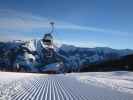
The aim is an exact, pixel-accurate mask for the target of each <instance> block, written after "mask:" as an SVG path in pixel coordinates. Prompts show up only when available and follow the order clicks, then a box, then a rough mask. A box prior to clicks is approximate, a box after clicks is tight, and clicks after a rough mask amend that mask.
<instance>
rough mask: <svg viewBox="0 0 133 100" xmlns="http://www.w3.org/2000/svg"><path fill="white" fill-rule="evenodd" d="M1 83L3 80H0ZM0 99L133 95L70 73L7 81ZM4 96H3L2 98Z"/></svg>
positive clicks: (114, 99) (123, 99)
mask: <svg viewBox="0 0 133 100" xmlns="http://www.w3.org/2000/svg"><path fill="white" fill-rule="evenodd" d="M0 83H1V82H0ZM4 86H5V87H4V88H0V91H1V92H3V91H4V90H8V94H3V95H4V96H3V95H2V93H1V95H0V100H132V98H133V95H132V94H128V93H122V92H118V91H115V90H112V89H109V88H104V87H98V86H95V85H92V84H85V83H83V82H80V81H78V80H77V79H76V78H75V77H71V76H70V75H63V74H62V75H33V76H32V75H30V76H28V77H26V78H25V77H23V78H20V79H13V80H12V81H11V82H9V83H8V82H7V83H6V85H4ZM1 97H3V98H1Z"/></svg>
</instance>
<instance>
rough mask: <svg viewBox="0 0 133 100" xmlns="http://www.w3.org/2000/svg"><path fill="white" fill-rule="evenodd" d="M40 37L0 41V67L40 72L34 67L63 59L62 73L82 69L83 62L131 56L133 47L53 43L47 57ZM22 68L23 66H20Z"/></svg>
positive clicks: (101, 61)
mask: <svg viewBox="0 0 133 100" xmlns="http://www.w3.org/2000/svg"><path fill="white" fill-rule="evenodd" d="M45 48H46V47H45V45H44V44H43V42H42V41H41V40H30V41H21V40H18V41H11V42H0V68H1V70H8V71H14V69H16V68H17V67H18V65H17V64H19V65H21V67H22V68H23V70H24V69H27V68H28V71H29V72H38V71H39V72H40V71H41V70H36V67H35V66H37V67H38V66H39V68H40V67H41V66H46V65H48V64H53V63H57V62H63V66H64V68H63V69H61V71H63V72H71V71H75V72H77V71H80V70H81V69H83V68H84V65H90V64H99V63H103V62H106V61H109V60H117V59H121V58H123V57H125V56H127V55H132V54H133V50H131V49H122V50H117V49H112V48H109V47H95V48H83V47H76V46H73V45H66V44H62V45H61V46H56V45H55V46H54V48H53V50H52V57H50V58H48V57H47V54H48V52H47V50H45ZM19 67H20V66H19ZM15 71H16V70H15Z"/></svg>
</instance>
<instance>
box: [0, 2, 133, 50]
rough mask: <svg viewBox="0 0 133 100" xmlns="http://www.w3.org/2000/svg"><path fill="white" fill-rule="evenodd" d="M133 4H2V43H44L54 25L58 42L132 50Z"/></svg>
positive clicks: (0, 33)
mask: <svg viewBox="0 0 133 100" xmlns="http://www.w3.org/2000/svg"><path fill="white" fill-rule="evenodd" d="M132 5H133V1H132V0H0V40H1V41H8V40H14V39H16V40H18V39H22V40H30V39H41V38H42V37H43V35H44V33H47V32H49V22H50V21H54V22H55V28H56V29H55V32H54V34H53V35H54V36H55V41H56V42H58V43H67V44H72V45H76V46H83V47H96V46H97V47H105V46H107V47H112V48H116V49H126V48H129V49H133V45H132V43H133V39H132V38H133V28H132V26H133V12H132V11H133V6H132Z"/></svg>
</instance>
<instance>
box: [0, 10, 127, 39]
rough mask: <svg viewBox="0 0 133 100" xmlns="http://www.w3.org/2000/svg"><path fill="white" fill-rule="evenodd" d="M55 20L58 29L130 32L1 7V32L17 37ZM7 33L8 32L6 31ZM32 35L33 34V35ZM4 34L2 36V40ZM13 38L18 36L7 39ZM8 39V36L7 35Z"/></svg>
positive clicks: (125, 34) (121, 34)
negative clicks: (63, 20)
mask: <svg viewBox="0 0 133 100" xmlns="http://www.w3.org/2000/svg"><path fill="white" fill-rule="evenodd" d="M50 21H54V22H55V23H56V28H58V29H67V30H80V31H91V32H103V33H106V34H114V35H120V36H128V35H129V33H128V32H121V31H117V30H116V31H115V30H106V29H102V28H95V27H90V26H80V25H75V24H72V23H66V22H62V21H57V20H53V19H52V20H50V19H48V18H44V17H40V16H35V15H33V14H32V13H24V12H18V11H14V10H9V9H0V34H1V32H2V31H3V30H4V31H5V30H6V31H8V32H11V33H13V32H15V33H16V35H17V37H23V38H24V39H25V38H26V37H27V36H23V35H22V34H21V33H22V32H32V30H35V29H43V28H44V29H46V28H49V22H50ZM5 34H6V33H5ZM31 37H32V36H31ZM31 37H30V38H31ZM2 38H4V36H0V40H2ZM9 38H12V39H16V36H15V35H14V36H11V35H10V36H8V38H7V39H9ZM5 39H6V37H5Z"/></svg>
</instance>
